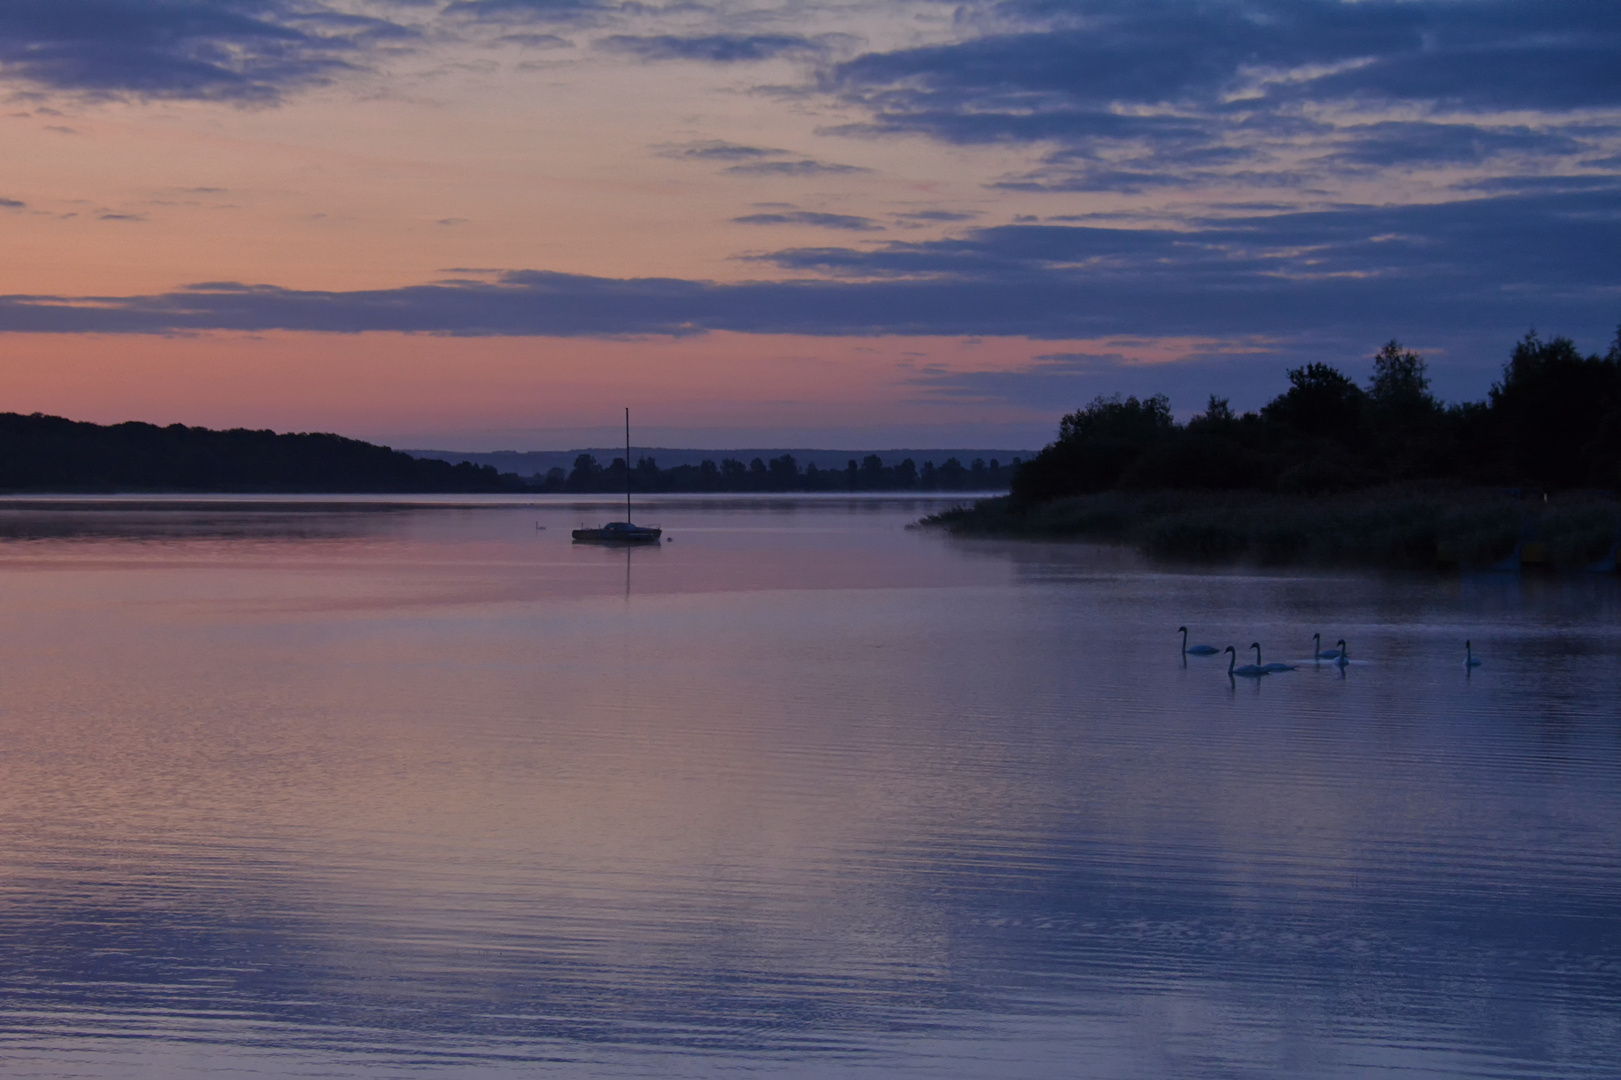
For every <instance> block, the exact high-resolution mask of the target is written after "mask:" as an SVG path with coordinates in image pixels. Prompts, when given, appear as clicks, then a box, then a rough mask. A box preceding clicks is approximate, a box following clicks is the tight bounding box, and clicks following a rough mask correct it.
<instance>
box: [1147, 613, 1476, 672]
mask: <svg viewBox="0 0 1621 1080" xmlns="http://www.w3.org/2000/svg"><path fill="white" fill-rule="evenodd" d="M1176 632H1177V633H1179V634H1181V635H1182V654H1183V655H1184V656H1214V655H1216V653H1218V652H1226V653H1232V658H1231V659H1230V660H1228V661H1227V677H1228V678H1233V677H1234V676H1238V675H1241V676H1243V677H1244V678H1246V679H1258V678H1260V677H1261V676H1262V675H1271V674H1272V673H1274V672H1278V671H1293V670H1295V669H1296V668H1297V667H1299V666H1300V665H1298V664H1280V663H1278V662H1276V661H1273V662H1272V663H1270V664H1263V663H1262V662H1261V643H1260V642H1259V641H1252V642H1250V644H1249V647H1250V648H1252V649H1254V650H1255V663H1253V664H1245V665H1244V666H1243V667H1239V666H1238V650H1237V649H1236V648H1234V647H1233V646H1231V645H1229V646H1227V647H1226V648H1225V649H1217V648H1216V647H1215V646H1214V645H1189V644H1188V628H1187V627H1185V626H1179V627H1177V628H1176ZM1311 646H1312V648H1311V659H1312V662H1313V663H1321V662H1322V661H1324V660H1328V661H1331V662H1333V663H1335V664H1338V665H1339V666H1340V667H1342V668H1343V667H1345V666H1346V665H1347V664H1349V663H1350V662H1351V651H1350V650H1349V649H1348V648H1346V646H1345V639H1344V638H1340V639H1339V640H1338V641H1336V642H1335V643H1334V646H1335V647H1334V648H1332V649H1325V648H1323V635H1322V634H1313V635H1312V636H1311ZM1463 655H1464V662H1463V666H1464V667H1465V668H1476V667H1479V666H1480V661H1479V660H1477V659H1475V653H1474V642H1472V641H1466V642H1464V643H1463Z"/></svg>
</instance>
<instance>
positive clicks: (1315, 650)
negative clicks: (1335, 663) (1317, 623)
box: [1311, 634, 1345, 660]
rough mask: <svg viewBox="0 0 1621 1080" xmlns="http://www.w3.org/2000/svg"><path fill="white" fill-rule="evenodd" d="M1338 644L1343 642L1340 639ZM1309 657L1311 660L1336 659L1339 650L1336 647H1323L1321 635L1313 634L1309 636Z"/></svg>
mask: <svg viewBox="0 0 1621 1080" xmlns="http://www.w3.org/2000/svg"><path fill="white" fill-rule="evenodd" d="M1340 644H1341V645H1344V644H1345V642H1343V641H1341V642H1340ZM1311 658H1312V659H1313V660H1338V659H1339V658H1340V651H1339V650H1338V649H1325V648H1323V635H1321V634H1313V635H1312V636H1311Z"/></svg>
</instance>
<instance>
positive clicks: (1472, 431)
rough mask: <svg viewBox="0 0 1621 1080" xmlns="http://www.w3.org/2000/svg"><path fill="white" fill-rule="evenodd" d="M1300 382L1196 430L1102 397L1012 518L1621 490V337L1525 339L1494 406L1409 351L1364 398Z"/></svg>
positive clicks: (1157, 406) (1026, 483)
mask: <svg viewBox="0 0 1621 1080" xmlns="http://www.w3.org/2000/svg"><path fill="white" fill-rule="evenodd" d="M1288 378H1289V388H1288V389H1287V390H1285V391H1284V392H1283V393H1282V394H1279V395H1278V396H1277V397H1275V398H1273V399H1272V400H1271V401H1270V402H1268V403H1267V404H1266V405H1264V406H1262V407H1261V409H1260V410H1259V411H1258V412H1246V413H1244V414H1242V415H1239V414H1237V413H1235V412H1234V411H1233V410H1232V408H1231V407H1230V406H1229V404H1228V402H1227V401H1226V400H1225V399H1223V398H1219V397H1216V396H1214V395H1212V396H1211V398H1210V400H1209V403H1208V404H1207V406H1206V407H1205V411H1204V412H1202V413H1200V414H1199V415H1197V416H1194V417H1193V418H1192V419H1190V420H1189V421H1188V422H1187V423H1185V424H1182V423H1178V422H1176V421H1175V420H1174V419H1173V418H1172V416H1171V405H1170V401H1169V399H1167V398H1166V397H1165V396H1164V395H1155V396H1153V397H1149V398H1146V399H1138V398H1136V397H1127V398H1124V399H1122V398H1121V397H1120V396H1118V395H1116V396H1114V397H1110V398H1104V397H1098V398H1096V399H1094V400H1093V401H1092V402H1091V403H1090V404H1089V405H1087V406H1085V407H1084V408H1081V409H1079V410H1077V411H1075V412H1072V413H1070V414H1069V415H1067V416H1065V417H1063V419H1062V420H1061V421H1060V422H1059V428H1058V437H1057V439H1055V440H1054V441H1053V442H1052V443H1051V444H1049V445H1048V446H1047V447H1046V448H1045V449H1043V450H1042V451H1041V452H1040V453H1039V454H1037V455H1036V456H1035V457H1033V458H1032V459H1031V460H1030V461H1028V462H1026V463H1025V464H1024V465H1023V467H1022V468H1020V469H1019V470H1018V471H1017V473H1016V474H1015V475H1014V477H1013V482H1012V493H1011V498H1010V500H1009V509H1010V510H1012V511H1014V512H1019V511H1021V510H1027V509H1030V508H1033V507H1036V506H1039V505H1041V504H1045V503H1049V502H1052V501H1053V500H1056V499H1061V498H1064V497H1066V496H1074V495H1084V494H1093V493H1098V492H1105V491H1122V492H1134V491H1135V492H1147V491H1175V490H1183V491H1257V492H1273V493H1281V494H1302V495H1316V494H1326V493H1332V492H1341V491H1354V490H1358V489H1367V488H1373V487H1378V486H1381V485H1391V484H1424V483H1429V484H1432V485H1434V484H1447V485H1465V486H1474V487H1518V488H1524V489H1528V490H1534V491H1539V492H1550V491H1566V490H1572V489H1579V488H1587V489H1602V490H1609V491H1617V490H1621V330H1618V331H1617V333H1616V339H1615V341H1614V343H1613V344H1612V345H1611V346H1610V349H1609V352H1608V353H1607V354H1605V355H1603V356H1600V355H1598V354H1593V355H1587V356H1584V355H1583V354H1582V353H1581V352H1580V350H1578V349H1577V348H1576V346H1575V344H1574V343H1573V342H1572V341H1571V340H1570V339H1568V338H1565V337H1555V338H1552V339H1549V340H1544V339H1542V338H1541V337H1539V336H1538V335H1537V334H1536V333H1535V332H1532V333H1529V334H1527V335H1526V336H1525V337H1524V338H1523V339H1521V340H1520V341H1519V342H1518V343H1517V344H1516V345H1515V346H1514V349H1513V352H1512V353H1511V355H1510V357H1509V359H1508V361H1507V363H1506V364H1505V365H1504V367H1503V374H1502V378H1501V379H1499V380H1498V381H1497V382H1496V383H1494V384H1493V385H1492V387H1491V390H1490V392H1489V394H1488V395H1487V398H1486V400H1484V401H1471V402H1463V403H1459V404H1451V405H1449V404H1445V403H1443V402H1441V401H1440V400H1438V399H1437V398H1436V397H1435V396H1434V395H1433V394H1432V393H1431V392H1430V380H1429V376H1428V372H1427V370H1426V365H1425V361H1424V358H1423V357H1422V356H1420V355H1419V354H1418V353H1415V352H1413V351H1411V350H1408V349H1405V348H1403V347H1402V346H1401V344H1400V343H1399V342H1396V341H1391V342H1389V343H1388V344H1386V345H1385V346H1384V347H1383V348H1382V349H1380V350H1379V353H1378V354H1377V356H1375V358H1374V370H1373V375H1372V378H1371V379H1369V381H1368V384H1367V385H1366V386H1365V387H1363V386H1358V385H1357V384H1356V382H1355V381H1353V380H1352V379H1351V378H1350V377H1348V376H1346V375H1345V374H1344V373H1343V372H1341V371H1339V370H1338V369H1336V368H1335V367H1333V366H1332V365H1329V364H1322V363H1313V364H1307V365H1305V366H1304V367H1298V368H1294V369H1292V370H1290V371H1289V372H1288Z"/></svg>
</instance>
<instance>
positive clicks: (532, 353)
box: [0, 0, 1621, 449]
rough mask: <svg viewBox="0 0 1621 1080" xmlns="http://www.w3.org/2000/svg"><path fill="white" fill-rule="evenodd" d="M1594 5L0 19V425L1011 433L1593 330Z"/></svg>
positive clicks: (399, 434) (740, 437) (704, 437)
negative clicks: (1394, 354) (2, 106)
mask: <svg viewBox="0 0 1621 1080" xmlns="http://www.w3.org/2000/svg"><path fill="white" fill-rule="evenodd" d="M1618 49H1621V19H1618V18H1617V16H1616V15H1615V14H1614V9H1613V6H1611V5H1606V4H1599V3H1569V4H1560V5H1552V6H1548V5H1536V4H1532V3H1529V2H1523V3H1517V2H1509V0H1479V2H1465V3H1451V2H1441V0H1413V2H1409V3H1394V2H1367V3H1355V4H1352V3H1342V2H1339V0H1320V2H1309V3H1284V2H1282V0H1273V2H1264V3H1260V4H1246V5H1238V4H1209V5H1191V4H1179V3H1169V4H1151V5H1149V4H1134V3H1126V2H1123V0H1121V2H1115V0H1100V2H1095V3H1094V2H1087V3H1076V4H1072V5H1063V6H1060V7H1056V8H1055V7H1053V6H1050V5H1043V4H1035V3H1023V2H1017V0H1010V2H1001V3H983V4H968V5H959V4H940V3H926V2H916V3H892V4H870V5H869V4H859V3H858V4H844V5H832V4H828V5H802V4H773V3H761V4H733V3H729V2H728V3H716V4H703V5H670V6H667V7H656V6H642V5H629V4H625V5H621V4H618V3H614V2H611V0H571V2H566V3H561V2H543V0H454V2H444V0H432V2H428V3H407V2H404V0H397V2H396V0H253V2H247V3H239V2H227V0H176V2H173V3H142V2H137V0H95V2H93V3H92V2H82V3H81V2H74V3H51V2H46V0H23V2H18V3H12V4H8V5H6V7H5V10H4V11H0V92H3V93H4V94H5V95H6V100H7V104H8V107H7V109H6V110H5V111H4V115H3V116H0V133H3V137H4V138H5V140H6V146H7V150H8V153H7V154H6V155H5V163H4V166H3V167H0V230H3V232H0V235H3V236H4V238H5V247H6V252H7V255H8V258H6V259H5V260H3V261H0V408H3V409H6V410H11V411H22V412H32V411H36V410H37V411H44V412H51V413H60V414H63V415H69V416H73V417H75V418H79V419H93V420H100V421H111V420H123V419H145V420H152V421H154V422H173V421H182V422H186V423H193V424H207V425H211V426H232V425H249V426H266V427H273V428H277V429H281V430H309V429H321V430H336V431H340V432H342V433H345V434H351V435H355V436H358V437H364V438H369V439H375V440H378V441H383V442H387V443H390V444H393V445H399V446H425V445H435V446H455V447H457V448H463V449H494V448H519V449H522V448H539V447H559V448H560V447H566V446H568V445H577V444H579V443H580V442H582V441H588V440H589V439H590V438H592V437H595V436H596V435H598V434H600V433H602V432H605V431H607V430H608V429H610V428H611V427H612V423H613V417H614V413H615V410H616V409H617V408H618V406H620V405H622V404H626V403H629V404H630V405H631V406H632V407H633V408H635V409H636V410H637V412H638V416H639V417H641V418H643V419H644V421H645V423H646V425H647V432H646V436H645V437H646V438H647V439H648V441H649V442H651V443H663V444H667V445H668V444H686V445H721V444H725V443H727V442H732V441H736V442H738V443H748V444H752V445H768V444H771V443H776V444H778V445H805V444H807V443H851V444H855V443H868V444H873V445H900V444H908V445H919V444H922V443H935V444H941V445H968V444H978V445H1027V446H1035V445H1039V444H1040V443H1042V442H1044V441H1045V440H1046V439H1047V438H1048V437H1050V434H1051V431H1052V428H1053V425H1054V422H1055V420H1056V417H1057V415H1058V414H1059V413H1060V412H1062V411H1064V410H1066V409H1068V408H1073V407H1074V406H1075V405H1077V404H1079V403H1080V402H1082V401H1085V400H1087V399H1089V398H1090V397H1092V396H1093V395H1095V394H1098V393H1110V392H1114V391H1123V392H1133V393H1153V392H1164V393H1167V394H1169V395H1170V396H1171V398H1172V401H1173V405H1174V407H1175V408H1176V409H1177V410H1178V411H1179V412H1180V413H1183V414H1186V413H1188V412H1191V411H1194V410H1196V409H1197V408H1198V407H1199V406H1201V405H1202V404H1203V402H1204V399H1205V397H1206V396H1207V395H1208V394H1210V393H1216V392H1220V393H1223V394H1226V395H1230V396H1231V397H1232V399H1233V403H1234V405H1235V406H1239V407H1253V406H1255V405H1257V404H1259V403H1260V402H1261V401H1262V400H1265V398H1266V397H1267V396H1269V395H1270V394H1271V393H1274V392H1276V389H1277V386H1278V385H1279V384H1280V382H1281V375H1282V370H1283V369H1284V368H1285V367H1287V366H1291V365H1294V364H1297V363H1300V362H1302V361H1303V360H1318V359H1321V360H1328V361H1331V362H1333V363H1335V364H1337V365H1339V366H1341V367H1342V368H1344V369H1345V370H1346V371H1348V372H1349V373H1351V374H1353V375H1355V376H1357V377H1359V378H1360V377H1362V376H1363V375H1365V373H1366V369H1367V365H1368V362H1369V358H1370V357H1371V355H1372V353H1373V351H1374V350H1375V349H1376V348H1377V347H1378V346H1379V345H1380V344H1381V343H1383V342H1384V341H1386V340H1388V339H1390V338H1392V337H1397V338H1400V339H1401V340H1402V341H1403V342H1404V343H1405V344H1407V345H1408V346H1410V347H1413V348H1417V349H1420V350H1422V351H1424V353H1425V355H1426V356H1427V357H1428V359H1429V361H1430V364H1431V372H1432V374H1433V376H1434V378H1435V385H1436V389H1437V390H1438V391H1439V392H1441V393H1442V394H1443V396H1447V397H1453V398H1458V397H1465V396H1479V395H1480V394H1481V393H1482V392H1483V391H1484V389H1485V387H1486V385H1487V384H1488V383H1489V382H1490V380H1491V379H1492V378H1493V377H1494V376H1495V374H1496V372H1497V370H1498V368H1499V367H1500V365H1501V363H1502V361H1503V359H1504V356H1505V354H1506V350H1507V348H1508V346H1509V345H1510V344H1511V342H1512V341H1513V339H1514V338H1516V337H1518V336H1519V335H1520V334H1522V333H1524V332H1525V331H1526V330H1527V329H1528V328H1530V327H1531V326H1533V325H1535V326H1536V327H1538V328H1540V329H1543V330H1545V331H1548V332H1553V333H1563V334H1568V335H1571V336H1572V337H1575V338H1576V339H1577V340H1578V342H1579V343H1581V344H1582V345H1584V347H1587V348H1595V349H1596V348H1600V347H1602V346H1603V345H1604V344H1606V343H1607V341H1608V339H1609V337H1610V334H1611V333H1612V331H1613V329H1614V324H1615V322H1616V321H1617V319H1618V318H1621V257H1618V256H1617V254H1616V253H1617V252H1618V251H1621V213H1618V211H1617V207H1618V205H1621V200H1618V198H1617V195H1618V193H1621V83H1618V82H1617V76H1616V71H1617V70H1621V66H1618V65H1617V64H1616V63H1615V58H1616V56H1617V55H1618Z"/></svg>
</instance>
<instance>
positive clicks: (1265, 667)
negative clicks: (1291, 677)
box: [1250, 641, 1294, 674]
mask: <svg viewBox="0 0 1621 1080" xmlns="http://www.w3.org/2000/svg"><path fill="white" fill-rule="evenodd" d="M1250 648H1252V649H1254V650H1255V666H1256V667H1258V668H1260V669H1261V670H1262V671H1264V672H1266V673H1267V674H1271V673H1272V672H1274V671H1293V670H1294V665H1293V664H1279V663H1277V662H1276V661H1274V662H1273V663H1270V664H1263V663H1261V643H1260V642H1259V641H1252V642H1250Z"/></svg>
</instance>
